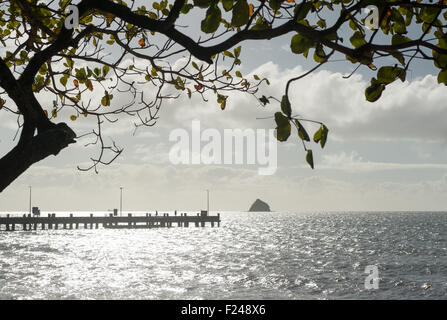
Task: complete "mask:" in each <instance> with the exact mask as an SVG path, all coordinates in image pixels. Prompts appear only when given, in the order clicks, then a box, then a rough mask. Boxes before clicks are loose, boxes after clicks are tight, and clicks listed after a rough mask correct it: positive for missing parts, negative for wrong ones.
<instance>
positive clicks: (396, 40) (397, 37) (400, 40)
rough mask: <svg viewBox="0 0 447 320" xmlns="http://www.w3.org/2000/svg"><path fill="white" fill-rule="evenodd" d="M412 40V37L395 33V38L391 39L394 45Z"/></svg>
mask: <svg viewBox="0 0 447 320" xmlns="http://www.w3.org/2000/svg"><path fill="white" fill-rule="evenodd" d="M408 41H411V39H410V38H408V37H405V36H402V35H400V34H395V35H393V38H392V39H391V44H392V45H398V44H402V43H405V42H408Z"/></svg>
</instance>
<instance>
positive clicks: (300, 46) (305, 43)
mask: <svg viewBox="0 0 447 320" xmlns="http://www.w3.org/2000/svg"><path fill="white" fill-rule="evenodd" d="M312 46H313V41H312V40H310V39H309V38H306V37H304V36H302V35H300V34H296V35H294V36H293V37H292V40H291V41H290V48H291V49H292V52H293V53H296V54H301V53H307V52H308V51H309V48H311V47H312Z"/></svg>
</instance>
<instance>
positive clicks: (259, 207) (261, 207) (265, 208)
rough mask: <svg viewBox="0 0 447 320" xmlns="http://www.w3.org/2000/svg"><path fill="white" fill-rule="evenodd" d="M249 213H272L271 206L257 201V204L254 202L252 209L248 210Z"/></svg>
mask: <svg viewBox="0 0 447 320" xmlns="http://www.w3.org/2000/svg"><path fill="white" fill-rule="evenodd" d="M248 211H249V212H270V211H271V210H270V206H269V205H268V204H267V203H266V202H264V201H262V200H260V199H256V201H255V202H253V204H252V205H251V207H250V209H248Z"/></svg>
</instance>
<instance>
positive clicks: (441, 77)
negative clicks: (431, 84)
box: [438, 70, 447, 86]
mask: <svg viewBox="0 0 447 320" xmlns="http://www.w3.org/2000/svg"><path fill="white" fill-rule="evenodd" d="M438 83H443V84H445V85H446V86H447V70H442V71H441V72H439V74H438Z"/></svg>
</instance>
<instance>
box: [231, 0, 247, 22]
mask: <svg viewBox="0 0 447 320" xmlns="http://www.w3.org/2000/svg"><path fill="white" fill-rule="evenodd" d="M249 11H250V9H249V8H248V4H247V0H237V2H236V4H235V5H234V7H233V16H232V17H231V25H232V26H234V27H240V26H243V25H245V24H247V22H248V20H249V18H250V15H249Z"/></svg>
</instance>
